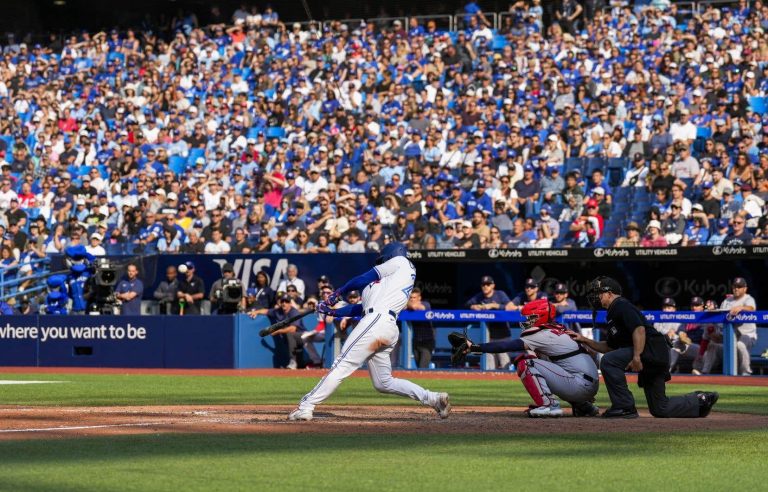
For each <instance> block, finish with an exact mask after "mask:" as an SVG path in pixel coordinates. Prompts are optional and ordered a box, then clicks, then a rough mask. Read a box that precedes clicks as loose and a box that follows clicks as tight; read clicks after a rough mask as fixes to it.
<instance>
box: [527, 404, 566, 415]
mask: <svg viewBox="0 0 768 492" xmlns="http://www.w3.org/2000/svg"><path fill="white" fill-rule="evenodd" d="M525 413H526V414H527V415H528V416H529V417H531V418H548V417H562V416H563V409H562V408H560V403H558V402H555V403H553V404H552V405H543V406H540V407H536V408H531V409H528V411H526V412H525Z"/></svg>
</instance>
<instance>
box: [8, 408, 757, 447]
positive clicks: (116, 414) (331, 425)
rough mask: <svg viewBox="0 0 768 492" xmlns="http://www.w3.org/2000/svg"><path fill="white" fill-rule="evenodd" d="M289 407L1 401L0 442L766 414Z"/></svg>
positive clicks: (635, 426)
mask: <svg viewBox="0 0 768 492" xmlns="http://www.w3.org/2000/svg"><path fill="white" fill-rule="evenodd" d="M290 410H292V407H290V406H285V405H280V406H273V405H220V406H219V405H215V406H211V405H196V406H128V407H18V406H5V407H0V440H23V439H40V438H73V437H83V436H112V435H126V434H158V433H200V434H205V433H216V434H220V433H236V434H271V433H280V434H286V433H297V434H305V433H311V434H366V433H382V432H385V433H405V434H489V435H490V434H542V435H544V434H550V433H569V432H660V433H661V432H674V431H708V430H731V429H754V428H766V427H768V416H759V415H745V414H734V413H718V412H713V413H712V414H711V415H710V416H709V417H707V418H706V419H655V418H653V417H650V416H649V415H648V414H647V413H644V412H641V418H639V419H635V420H608V421H606V420H603V419H601V418H573V417H563V418H559V419H530V418H527V417H525V416H524V415H523V414H522V412H523V410H524V409H522V408H502V407H457V408H456V407H455V408H454V411H453V413H452V414H451V416H450V417H449V418H448V419H445V420H440V419H439V418H438V417H437V416H436V414H435V412H434V411H433V410H431V409H429V408H425V407H418V406H398V407H392V406H386V407H375V406H349V405H345V406H332V405H328V406H322V407H318V409H317V410H316V412H315V420H313V421H311V422H288V421H286V416H287V414H288V412H290Z"/></svg>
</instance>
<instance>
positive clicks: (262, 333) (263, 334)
mask: <svg viewBox="0 0 768 492" xmlns="http://www.w3.org/2000/svg"><path fill="white" fill-rule="evenodd" d="M314 312H315V310H314V309H310V310H308V311H304V312H303V313H299V314H297V315H296V316H292V317H290V318H286V319H284V320H283V321H278V322H277V323H275V324H274V325H269V326H267V327H266V328H264V329H263V330H261V331H260V332H259V336H260V337H262V338H263V337H266V336H269V335H271V334H273V333H274V332H276V331H277V330H279V329H281V328H285V327H286V326H288V325H290V324H291V323H294V322H295V321H298V320H300V319H301V318H304V317H305V316H309V315H310V314H312V313H314Z"/></svg>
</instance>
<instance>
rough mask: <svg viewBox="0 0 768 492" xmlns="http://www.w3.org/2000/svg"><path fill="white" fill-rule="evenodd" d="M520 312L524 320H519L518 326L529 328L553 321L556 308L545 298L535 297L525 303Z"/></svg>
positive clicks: (524, 328)
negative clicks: (533, 299)
mask: <svg viewBox="0 0 768 492" xmlns="http://www.w3.org/2000/svg"><path fill="white" fill-rule="evenodd" d="M520 314H521V315H522V316H523V317H525V320H523V321H521V322H520V327H521V328H522V329H523V330H529V329H531V328H534V327H537V326H541V325H544V324H547V323H551V322H552V321H554V320H555V315H556V314H557V308H556V307H555V305H554V304H552V303H551V302H549V300H547V299H536V300H535V301H531V302H529V303H526V304H525V305H524V306H523V309H521V310H520Z"/></svg>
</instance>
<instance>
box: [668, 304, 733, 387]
mask: <svg viewBox="0 0 768 492" xmlns="http://www.w3.org/2000/svg"><path fill="white" fill-rule="evenodd" d="M691 311H694V312H697V313H700V312H703V311H704V299H702V298H701V297H698V296H697V297H693V298H691ZM713 327H714V325H705V324H701V323H685V324H683V325H682V327H681V328H680V329H679V330H678V341H677V343H676V344H675V345H673V347H672V352H671V353H670V370H672V368H674V367H675V365H676V363H677V361H678V360H681V359H687V360H689V361H691V362H692V370H691V373H692V374H693V375H695V376H699V375H701V374H702V371H703V369H704V366H705V365H706V360H705V357H704V354H705V352H706V348H707V347H706V346H704V348H702V345H703V343H704V337H705V334H707V333H709V334H711V333H713V330H712V328H713ZM707 338H709V335H707ZM720 341H722V338H721V339H720ZM713 348H714V347H713ZM721 354H722V347H721ZM713 362H714V360H712V361H710V365H709V369H708V371H709V370H711V368H712V363H713Z"/></svg>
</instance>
